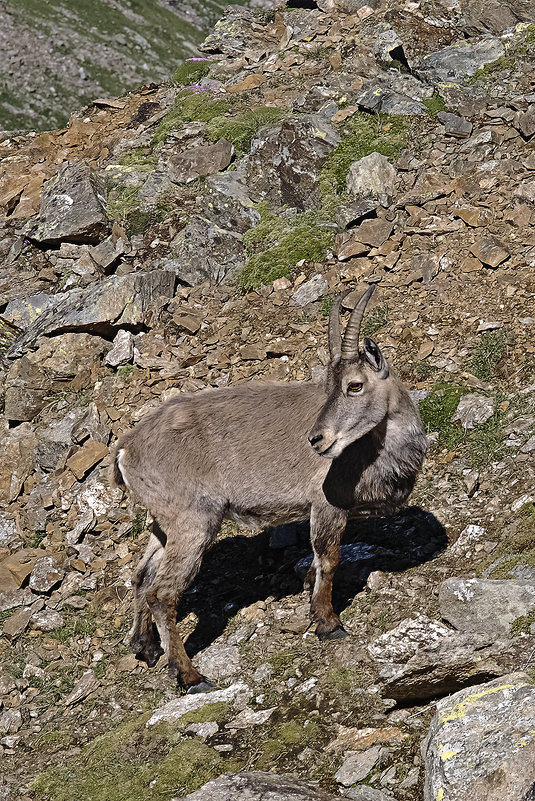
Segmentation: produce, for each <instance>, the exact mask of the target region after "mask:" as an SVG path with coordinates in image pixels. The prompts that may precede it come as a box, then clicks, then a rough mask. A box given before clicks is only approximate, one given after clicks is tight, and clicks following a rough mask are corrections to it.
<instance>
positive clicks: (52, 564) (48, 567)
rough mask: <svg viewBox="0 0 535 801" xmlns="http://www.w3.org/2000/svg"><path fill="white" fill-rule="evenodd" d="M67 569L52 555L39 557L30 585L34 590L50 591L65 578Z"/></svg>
mask: <svg viewBox="0 0 535 801" xmlns="http://www.w3.org/2000/svg"><path fill="white" fill-rule="evenodd" d="M64 575H65V571H64V570H63V568H62V567H60V566H59V565H58V563H57V562H56V560H55V559H54V558H53V557H52V556H43V558H42V559H38V560H37V562H36V563H35V566H34V568H33V570H32V573H31V576H30V582H29V586H30V589H31V590H33V591H34V592H49V590H51V589H52V587H55V586H56V584H59V582H60V581H61V580H62V579H63V576H64Z"/></svg>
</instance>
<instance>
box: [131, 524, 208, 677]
mask: <svg viewBox="0 0 535 801" xmlns="http://www.w3.org/2000/svg"><path fill="white" fill-rule="evenodd" d="M162 522H163V521H162ZM219 524H220V520H219V519H218V520H217V521H213V520H206V519H204V520H202V521H201V520H200V519H199V517H197V516H195V517H193V516H191V517H188V516H187V515H184V517H183V518H181V519H177V520H176V521H173V522H172V523H170V524H169V523H166V524H164V525H165V531H166V534H167V543H166V546H165V552H164V558H163V560H162V563H161V564H160V567H159V569H158V573H157V575H156V578H155V580H154V581H153V583H152V585H151V587H150V589H149V590H148V592H147V594H146V598H147V603H148V605H149V607H150V609H151V612H152V614H153V615H154V617H155V620H156V622H157V624H158V628H159V629H160V620H162V618H164V619H165V624H164V625H165V629H166V633H167V636H168V638H169V643H168V661H169V675H170V676H171V677H172V678H177V679H178V680H179V682H180V683H181V684H182V685H183V686H184V687H186V688H187V689H188V690H190V691H202V690H206V689H209V688H210V687H211V684H210V682H209V681H208V680H207V679H205V677H204V676H202V675H201V674H200V673H199V671H198V670H196V669H195V668H194V667H193V664H192V662H191V659H190V658H189V656H188V655H187V653H186V650H185V648H184V644H183V642H182V640H181V638H180V635H179V633H178V629H177V626H176V609H177V606H178V602H179V600H180V597H181V595H182V593H183V592H184V590H185V589H186V588H187V587H188V586H189V584H190V583H191V581H192V580H193V578H194V577H195V575H196V574H197V572H198V570H199V568H200V566H201V561H202V557H203V554H204V551H205V549H206V547H207V546H208V545H209V544H211V542H212V541H213V539H214V537H215V535H216V534H217V531H218V529H219ZM166 645H167V643H166Z"/></svg>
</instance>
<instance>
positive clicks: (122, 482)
mask: <svg viewBox="0 0 535 801" xmlns="http://www.w3.org/2000/svg"><path fill="white" fill-rule="evenodd" d="M123 453H124V450H123V449H122V448H117V450H116V451H115V458H114V460H113V476H112V480H113V483H114V484H115V486H116V487H121V488H123V487H127V486H128V482H127V480H126V478H125V477H124V474H123V471H122V470H121V457H122V455H123Z"/></svg>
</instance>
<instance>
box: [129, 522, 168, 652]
mask: <svg viewBox="0 0 535 801" xmlns="http://www.w3.org/2000/svg"><path fill="white" fill-rule="evenodd" d="M153 531H154V533H153V534H151V536H150V538H149V542H148V544H147V549H146V551H145V553H144V555H143V558H142V559H141V562H140V563H139V565H138V568H137V571H136V576H135V579H134V624H133V626H132V632H131V639H130V645H131V648H132V650H133V651H134V653H135V655H136V657H137V658H138V659H140V660H142V661H143V662H146V663H147V665H148V666H149V667H153V666H154V665H155V664H156V662H157V661H158V659H159V658H160V656H161V655H162V654H163V648H162V647H161V645H160V644H159V643H158V640H157V638H156V636H155V632H154V625H153V622H152V613H151V610H150V608H149V605H148V603H147V599H146V593H147V590H148V589H149V588H150V586H151V584H152V582H153V581H154V579H155V578H156V574H157V572H158V568H159V566H160V563H161V561H162V558H163V555H164V549H163V543H162V540H161V539H160V537H159V536H157V534H158V533H159V529H158V524H157V523H156V521H155V522H154V524H153ZM163 541H164V542H165V540H163ZM160 637H161V638H162V640H163V639H164V637H163V636H162V634H161V633H160Z"/></svg>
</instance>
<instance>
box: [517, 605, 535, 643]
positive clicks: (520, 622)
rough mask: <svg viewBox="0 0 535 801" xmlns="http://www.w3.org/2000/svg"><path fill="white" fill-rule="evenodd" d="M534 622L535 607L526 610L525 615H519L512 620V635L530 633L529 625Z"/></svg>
mask: <svg viewBox="0 0 535 801" xmlns="http://www.w3.org/2000/svg"><path fill="white" fill-rule="evenodd" d="M533 623H535V609H532V610H531V612H528V614H527V615H521V616H520V617H517V618H516V620H513V622H512V624H511V634H512V635H513V637H518V636H520V634H530V629H531V625H532V624H533Z"/></svg>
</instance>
